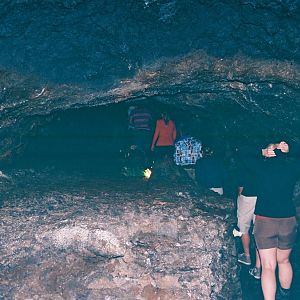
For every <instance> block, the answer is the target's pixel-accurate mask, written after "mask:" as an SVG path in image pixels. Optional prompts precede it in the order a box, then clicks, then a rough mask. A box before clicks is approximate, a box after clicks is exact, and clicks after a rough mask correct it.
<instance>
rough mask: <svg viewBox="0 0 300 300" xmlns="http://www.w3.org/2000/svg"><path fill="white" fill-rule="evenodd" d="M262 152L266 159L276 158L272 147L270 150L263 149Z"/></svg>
mask: <svg viewBox="0 0 300 300" xmlns="http://www.w3.org/2000/svg"><path fill="white" fill-rule="evenodd" d="M261 152H262V155H263V156H264V157H274V156H276V154H275V152H274V149H273V147H270V148H269V147H267V148H265V149H262V151H261Z"/></svg>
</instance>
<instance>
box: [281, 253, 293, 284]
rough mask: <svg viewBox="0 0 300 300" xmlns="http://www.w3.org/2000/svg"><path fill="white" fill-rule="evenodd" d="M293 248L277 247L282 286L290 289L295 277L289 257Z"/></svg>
mask: <svg viewBox="0 0 300 300" xmlns="http://www.w3.org/2000/svg"><path fill="white" fill-rule="evenodd" d="M291 251H292V249H287V250H280V249H277V262H278V274H279V282H280V285H281V287H283V288H284V289H289V288H290V287H291V283H292V279H293V269H292V265H291V263H290V260H289V257H290V254H291Z"/></svg>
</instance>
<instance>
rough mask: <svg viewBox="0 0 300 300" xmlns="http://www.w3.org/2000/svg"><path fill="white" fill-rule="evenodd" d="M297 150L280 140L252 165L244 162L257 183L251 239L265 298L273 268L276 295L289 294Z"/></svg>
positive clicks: (270, 294)
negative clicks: (257, 254)
mask: <svg viewBox="0 0 300 300" xmlns="http://www.w3.org/2000/svg"><path fill="white" fill-rule="evenodd" d="M297 151H299V149H298V150H297V148H296V147H295V146H294V147H293V146H291V147H290V146H289V145H288V144H287V143H286V142H284V141H282V142H280V143H274V144H269V145H268V146H267V147H266V148H264V149H260V151H259V152H260V155H259V156H260V158H259V159H257V160H255V163H253V160H251V159H249V161H248V167H249V168H250V169H252V171H253V172H254V176H256V182H257V202H256V207H255V212H254V213H255V215H256V218H255V224H254V237H255V242H256V246H257V248H258V251H259V254H260V258H261V264H262V274H261V284H262V290H263V294H264V297H265V299H275V293H276V273H275V270H276V267H277V266H278V269H279V282H280V286H279V288H278V289H277V293H278V294H279V295H281V296H288V295H289V294H290V286H291V282H292V278H293V271H292V266H291V263H290V261H289V256H290V253H291V251H292V248H293V245H294V243H295V240H296V231H297V222H296V217H295V215H296V210H295V206H294V204H293V201H292V198H293V191H294V186H295V184H296V181H297V179H298V178H299V177H300V161H299V154H300V151H299V152H298V153H297ZM257 154H258V152H257ZM245 162H246V163H247V160H246V159H245Z"/></svg>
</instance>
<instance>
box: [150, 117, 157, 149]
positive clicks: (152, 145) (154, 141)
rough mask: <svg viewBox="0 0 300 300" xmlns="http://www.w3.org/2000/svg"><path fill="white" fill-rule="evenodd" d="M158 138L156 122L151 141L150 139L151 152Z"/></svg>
mask: <svg viewBox="0 0 300 300" xmlns="http://www.w3.org/2000/svg"><path fill="white" fill-rule="evenodd" d="M158 136H159V122H158V121H157V122H156V127H155V132H154V135H153V139H152V144H151V150H152V151H153V150H154V146H155V143H156V141H157V139H158Z"/></svg>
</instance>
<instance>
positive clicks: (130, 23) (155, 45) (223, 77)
mask: <svg viewBox="0 0 300 300" xmlns="http://www.w3.org/2000/svg"><path fill="white" fill-rule="evenodd" d="M0 20H1V22H0V46H1V55H0V112H1V118H0V134H1V136H2V138H1V153H2V155H4V154H5V153H6V152H7V151H9V150H10V149H13V148H14V147H17V144H18V139H20V136H22V135H23V134H25V133H27V132H29V131H31V130H33V128H35V127H36V126H39V125H40V124H41V123H43V122H47V121H49V119H51V114H52V113H53V112H56V111H63V110H67V109H70V108H81V107H93V106H101V105H110V104H117V103H120V102H124V101H127V102H135V101H141V100H147V101H152V100H153V101H158V102H161V103H165V104H169V105H170V106H171V107H173V108H174V109H176V108H181V109H185V110H187V111H190V112H191V113H194V114H198V113H199V115H200V116H201V113H202V114H203V113H206V114H209V115H211V117H212V118H214V119H216V120H218V122H220V124H221V126H222V128H223V129H222V130H223V131H224V130H225V131H228V132H230V131H234V130H236V131H239V132H241V134H245V135H246V134H247V131H249V129H251V128H257V130H259V129H261V130H264V131H265V132H267V131H273V132H274V131H278V132H280V134H286V135H288V136H289V137H294V138H295V139H299V138H298V136H299V134H298V132H299V129H300V126H299V124H300V123H299V105H300V97H299V96H300V49H299V47H300V2H299V1H298V0H294V1H292V0H291V1H289V0H286V1H279V0H274V1H264V0H257V1H255V0H247V1H246V0H235V1H234V0H227V1H212V0H207V1H205V0H202V1H201V0H186V1H179V0H164V1H159V0H144V1H142V0H131V1H121V0H113V1H112V0H102V1H96V0H70V1H69V0H47V1H42V2H41V1H36V0H11V1H9V0H3V1H1V3H0ZM297 134H298V136H297Z"/></svg>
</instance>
